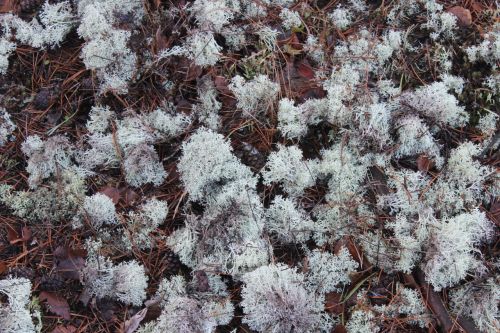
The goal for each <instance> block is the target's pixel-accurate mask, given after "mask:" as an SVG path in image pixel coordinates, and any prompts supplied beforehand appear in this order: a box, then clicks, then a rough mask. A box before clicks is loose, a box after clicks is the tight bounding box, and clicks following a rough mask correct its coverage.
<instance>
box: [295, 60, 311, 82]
mask: <svg viewBox="0 0 500 333" xmlns="http://www.w3.org/2000/svg"><path fill="white" fill-rule="evenodd" d="M297 73H299V75H300V76H302V77H303V78H306V79H309V80H311V79H314V71H313V69H312V67H311V66H310V65H309V64H308V63H307V62H305V61H301V62H300V63H299V64H298V65H297Z"/></svg>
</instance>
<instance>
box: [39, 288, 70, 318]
mask: <svg viewBox="0 0 500 333" xmlns="http://www.w3.org/2000/svg"><path fill="white" fill-rule="evenodd" d="M40 300H41V301H46V302H47V305H48V308H49V311H50V312H52V313H54V314H56V315H58V316H61V317H63V318H64V319H66V320H69V319H70V318H71V314H70V312H69V304H68V301H66V299H64V298H63V297H62V296H60V295H58V294H56V293H51V292H47V291H42V292H41V293H40Z"/></svg>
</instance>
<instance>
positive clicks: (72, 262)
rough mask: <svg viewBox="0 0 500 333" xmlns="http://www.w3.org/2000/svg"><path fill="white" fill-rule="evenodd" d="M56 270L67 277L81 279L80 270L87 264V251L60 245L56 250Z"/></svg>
mask: <svg viewBox="0 0 500 333" xmlns="http://www.w3.org/2000/svg"><path fill="white" fill-rule="evenodd" d="M54 257H55V259H56V271H57V272H58V273H59V274H60V275H61V276H62V277H64V278H66V279H73V280H79V279H80V270H81V269H82V268H83V266H84V265H85V259H83V258H84V257H85V251H83V250H75V249H70V248H66V247H63V246H59V247H58V248H56V250H55V251H54Z"/></svg>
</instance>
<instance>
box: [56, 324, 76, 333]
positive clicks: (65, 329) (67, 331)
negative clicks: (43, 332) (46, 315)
mask: <svg viewBox="0 0 500 333" xmlns="http://www.w3.org/2000/svg"><path fill="white" fill-rule="evenodd" d="M74 332H76V327H75V326H73V325H68V326H64V325H58V326H56V327H55V328H54V329H53V330H52V333H74Z"/></svg>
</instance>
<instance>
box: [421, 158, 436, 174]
mask: <svg viewBox="0 0 500 333" xmlns="http://www.w3.org/2000/svg"><path fill="white" fill-rule="evenodd" d="M433 166H434V162H433V161H432V160H431V159H429V157H428V156H427V155H425V154H422V155H420V156H419V157H417V168H418V170H419V171H422V172H428V171H429V170H430V169H431V168H432V167H433Z"/></svg>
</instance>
